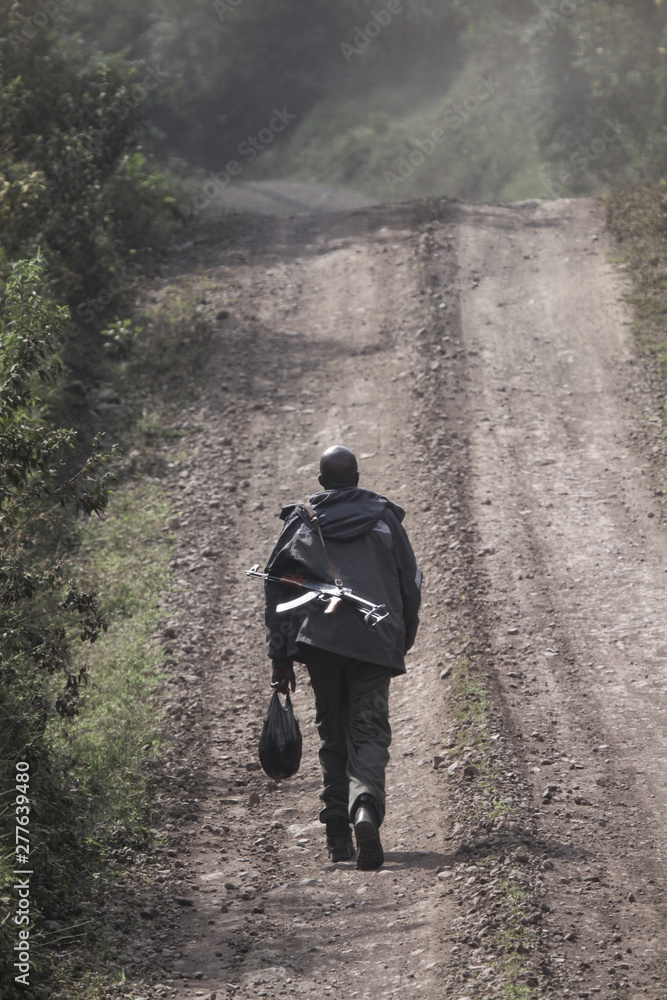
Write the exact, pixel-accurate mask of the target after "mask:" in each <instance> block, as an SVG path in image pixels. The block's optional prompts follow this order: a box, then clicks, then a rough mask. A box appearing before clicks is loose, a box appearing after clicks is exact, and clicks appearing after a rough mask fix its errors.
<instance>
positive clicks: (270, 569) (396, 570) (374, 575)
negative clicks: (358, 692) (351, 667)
mask: <svg viewBox="0 0 667 1000" xmlns="http://www.w3.org/2000/svg"><path fill="white" fill-rule="evenodd" d="M310 504H311V506H312V507H313V509H314V511H315V514H316V515H317V519H318V521H319V524H320V528H321V531H322V535H323V537H324V541H325V545H326V552H325V550H324V548H323V546H322V541H321V539H320V537H319V534H318V532H317V530H316V528H315V527H314V526H313V525H312V524H311V520H310V516H309V514H308V511H307V509H306V507H305V505H304V504H302V503H297V504H290V505H289V506H288V507H285V508H284V509H283V510H282V512H281V515H280V516H281V518H282V519H283V520H284V521H285V525H284V527H283V530H282V532H281V533H280V537H279V538H278V541H277V543H276V546H275V548H274V550H273V552H272V553H271V556H270V558H269V561H268V563H267V565H266V572H267V573H270V574H271V575H273V576H284V575H285V574H295V575H299V576H302V577H305V578H306V579H308V580H312V581H319V582H323V583H331V582H332V578H333V572H332V569H331V565H330V562H331V563H333V566H334V568H335V570H336V572H337V574H338V577H339V579H340V580H342V582H343V585H344V586H345V587H349V588H350V589H352V590H353V591H354V592H355V593H356V594H358V595H359V596H360V597H363V598H365V599H366V600H369V601H372V602H373V603H375V604H384V605H386V608H387V611H388V612H389V614H388V617H387V618H385V619H384V620H383V621H381V622H379V623H378V624H377V625H375V626H374V627H373V628H367V627H366V626H365V625H364V620H363V616H362V615H361V614H360V613H359V611H358V610H356V608H354V607H353V606H352V605H351V604H350V603H348V602H347V601H343V602H342V603H341V604H339V606H338V607H337V608H336V610H335V611H334V613H333V614H325V613H324V611H325V607H324V605H323V604H322V603H321V602H319V601H312V602H311V603H309V604H307V605H303V606H301V607H298V608H293V609H292V610H290V611H285V612H282V613H280V614H279V613H278V612H277V611H276V605H278V604H280V603H282V602H286V601H289V600H291V599H293V598H294V597H295V596H298V593H295V590H294V588H293V587H289V586H288V585H286V584H277V583H270V582H269V583H267V584H266V628H267V644H268V653H269V656H270V657H271V658H272V659H273V660H275V661H278V662H280V661H285V660H292V659H296V660H300V659H302V652H303V649H304V647H307V646H315V647H317V648H318V649H324V650H327V651H329V652H332V653H339V654H341V655H342V656H349V657H351V658H353V659H357V660H363V661H365V662H367V663H377V664H380V665H382V666H386V667H389V668H390V669H391V670H392V671H393V673H396V674H400V673H404V672H405V661H404V655H405V653H406V652H407V651H408V650H409V649H410V647H411V646H412V644H413V643H414V640H415V636H416V634H417V626H418V625H419V617H418V611H419V605H420V601H421V576H422V574H421V570H420V569H419V566H418V565H417V561H416V559H415V556H414V553H413V551H412V547H411V545H410V542H409V540H408V536H407V534H406V532H405V529H404V528H403V526H402V524H401V522H402V520H403V518H404V516H405V511H403V509H402V508H401V507H399V506H397V505H396V504H394V503H392V502H391V500H387V498H386V497H383V496H380V495H379V494H377V493H372V492H371V491H370V490H363V489H359V488H357V487H350V488H348V489H338V490H327V491H326V492H323V493H316V494H315V495H314V496H312V497H311V498H310Z"/></svg>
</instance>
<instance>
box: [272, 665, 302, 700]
mask: <svg viewBox="0 0 667 1000" xmlns="http://www.w3.org/2000/svg"><path fill="white" fill-rule="evenodd" d="M271 687H272V688H273V690H274V691H279V692H280V693H281V694H287V692H288V690H289V689H290V688H291V689H292V691H294V690H295V688H296V677H295V676H294V666H293V665H292V663H290V662H289V660H288V661H283V662H282V663H278V662H277V661H275V660H274V663H273V670H272V672H271Z"/></svg>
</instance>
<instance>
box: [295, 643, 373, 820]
mask: <svg viewBox="0 0 667 1000" xmlns="http://www.w3.org/2000/svg"><path fill="white" fill-rule="evenodd" d="M302 659H303V660H304V662H305V664H306V667H307V669H308V673H309V675H310V680H311V684H312V686H313V691H314V693H315V712H316V720H315V721H316V722H317V731H318V733H319V735H320V740H321V741H322V742H321V746H320V764H321V765H322V778H323V782H324V788H323V790H322V793H321V795H320V798H321V799H322V802H323V803H324V808H323V809H322V811H321V812H320V820H321V821H322V822H323V823H326V821H327V820H328V819H332V818H333V817H335V816H340V817H344V818H345V819H350V820H351V819H354V813H355V811H356V808H357V804H358V801H359V796H360V795H363V794H364V793H366V794H368V795H372V796H373V798H374V799H375V801H376V803H377V806H378V809H379V813H380V815H379V819H380V821H382V820H383V819H384V812H385V770H386V767H387V764H388V763H389V745H390V743H391V727H390V725H389V681H390V679H391V671H390V670H389V668H388V667H380V666H378V665H377V664H375V663H365V662H363V661H361V660H352V659H349V658H348V657H345V656H339V655H338V654H336V653H328V652H326V650H323V649H315V648H314V647H312V646H308V647H302Z"/></svg>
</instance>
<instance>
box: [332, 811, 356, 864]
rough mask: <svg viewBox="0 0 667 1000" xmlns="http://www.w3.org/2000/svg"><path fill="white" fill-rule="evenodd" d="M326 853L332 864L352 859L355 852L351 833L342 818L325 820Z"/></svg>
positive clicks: (348, 825)
mask: <svg viewBox="0 0 667 1000" xmlns="http://www.w3.org/2000/svg"><path fill="white" fill-rule="evenodd" d="M327 852H328V854H329V859H330V860H331V861H332V862H333V864H336V862H338V861H352V860H353V859H354V856H355V854H356V851H355V849H354V843H353V842H352V831H351V830H350V824H349V823H348V821H347V820H346V819H345V818H344V817H343V816H333V817H332V818H331V819H328V820H327Z"/></svg>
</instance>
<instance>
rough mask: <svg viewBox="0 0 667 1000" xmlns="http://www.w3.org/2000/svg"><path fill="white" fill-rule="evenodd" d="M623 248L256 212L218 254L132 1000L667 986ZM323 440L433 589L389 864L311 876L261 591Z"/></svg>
mask: <svg viewBox="0 0 667 1000" xmlns="http://www.w3.org/2000/svg"><path fill="white" fill-rule="evenodd" d="M606 254H607V245H606V242H605V236H604V232H603V216H602V211H601V209H600V208H599V206H597V205H595V204H594V203H592V202H587V201H577V202H575V201H562V202H553V203H531V204H525V205H515V206H502V207H487V206H479V207H466V206H461V205H457V204H453V203H448V202H444V201H443V202H438V203H435V202H434V203H430V204H425V205H412V206H393V207H392V206H385V207H377V208H371V209H363V210H357V211H352V212H347V213H341V214H334V215H331V216H328V217H324V216H319V217H316V216H308V217H301V218H296V217H292V218H283V217H278V218H271V219H269V218H264V219H256V220H255V221H254V222H253V223H252V224H249V226H248V228H247V229H246V231H245V234H244V236H243V237H242V238H241V240H240V241H237V242H236V244H235V245H234V246H233V247H231V248H229V249H227V250H226V251H224V252H221V254H220V262H219V265H216V270H215V273H214V278H215V284H216V290H215V292H214V293H212V294H209V295H208V296H207V301H206V303H205V309H206V310H207V311H209V312H210V313H211V314H212V315H213V316H215V317H218V320H217V321H218V323H219V335H218V342H217V347H216V352H215V356H214V357H212V359H211V370H210V382H209V386H208V389H207V391H206V393H205V396H204V397H203V399H202V402H201V407H193V408H191V412H190V413H189V414H188V415H187V417H186V419H185V420H184V425H186V426H187V427H188V428H189V430H190V434H189V436H188V438H187V441H188V442H189V452H188V454H187V455H186V456H183V455H180V456H178V455H175V457H174V462H175V469H174V475H175V476H176V477H177V480H178V489H177V491H176V492H177V502H178V505H179V507H180V510H181V512H182V513H181V515H180V516H179V518H178V532H179V544H178V553H177V557H176V560H175V562H176V569H177V578H178V591H177V592H176V593H174V594H173V595H172V596H171V598H170V602H171V607H170V613H169V616H168V620H167V621H166V624H165V643H166V645H167V647H168V655H169V660H168V670H169V677H168V684H167V685H166V687H167V689H168V691H169V698H170V706H171V707H170V713H171V717H172V722H173V737H174V753H173V756H172V758H171V760H170V761H169V763H168V765H167V768H166V771H165V778H164V781H163V784H164V795H165V796H166V797H167V798H168V799H169V800H170V801H171V802H172V805H171V813H172V820H171V822H170V823H169V824H167V834H168V836H169V838H170V844H169V852H168V853H166V854H165V858H164V865H163V868H162V870H161V872H159V873H158V880H157V881H156V882H155V883H154V885H153V887H152V888H151V889H150V891H149V892H148V895H147V900H146V903H145V909H144V914H145V917H144V922H143V924H142V928H143V929H142V931H141V932H140V933H138V934H137V936H136V940H135V941H134V949H135V950H134V953H133V954H130V953H128V955H126V956H121V957H120V958H121V960H122V961H123V964H124V965H125V967H126V968H129V969H130V970H132V969H134V970H135V981H136V982H138V983H139V986H140V988H141V990H142V991H143V992H141V994H136V995H142V996H172V997H176V998H178V1000H185V998H188V997H194V996H202V997H210V996H211V995H212V994H213V993H217V996H218V998H219V997H222V996H226V995H235V996H237V997H244V998H245V997H255V996H260V997H279V996H296V997H306V996H308V997H318V998H320V997H325V996H330V995H331V996H337V997H346V998H347V997H360V998H370V1000H378V998H381V997H407V996H414V995H416V994H417V993H419V994H420V995H424V996H428V997H433V998H440V997H442V998H450V997H451V998H454V1000H457V998H464V997H470V998H472V997H475V998H499V997H510V998H511V997H517V998H518V997H537V996H540V995H543V994H544V995H551V996H554V997H566V996H581V997H587V996H592V997H602V998H607V997H618V996H622V997H631V998H632V997H639V996H642V997H644V996H649V997H651V998H658V997H659V998H661V1000H662V998H663V997H664V996H666V995H667V990H666V989H665V988H664V986H663V984H664V982H665V972H666V970H667V962H666V961H665V959H666V956H665V937H664V931H663V928H664V926H665V903H664V874H663V865H662V859H663V852H664V851H665V848H666V839H667V834H666V828H665V822H664V819H663V817H664V814H665V806H666V804H667V803H666V801H665V799H666V793H665V782H664V781H663V780H662V772H663V763H664V756H665V746H664V743H665V739H664V735H663V730H662V725H661V723H662V721H663V720H662V714H663V711H664V708H665V705H666V704H667V698H666V696H667V685H666V683H665V681H666V677H665V667H664V664H665V656H666V655H667V639H665V637H664V634H663V631H664V630H663V617H664V613H663V607H664V596H665V584H666V582H667V577H666V576H665V567H666V566H667V561H666V560H665V555H666V548H667V535H666V533H665V524H664V508H663V501H662V495H661V487H660V484H659V480H658V478H657V477H658V476H659V474H660V469H659V467H658V460H659V457H660V456H659V455H657V456H654V457H652V458H649V457H646V448H645V447H644V445H645V442H646V440H647V432H646V419H645V417H646V413H648V412H649V411H650V405H651V403H650V398H649V396H648V394H647V391H646V390H645V388H644V385H645V380H644V375H643V369H642V365H641V363H639V362H638V361H637V360H635V359H634V356H633V348H632V342H631V339H630V335H629V332H628V326H627V321H628V316H627V315H626V313H625V310H624V307H623V306H622V304H621V300H622V294H623V290H624V289H623V283H622V279H621V278H620V277H619V276H618V275H617V274H615V273H614V271H613V269H612V267H611V266H610V265H609V264H608V263H607V257H606ZM172 280H173V279H172ZM335 442H341V443H344V444H346V445H347V446H349V447H351V448H353V449H354V450H355V451H356V453H357V455H358V457H359V459H360V465H361V471H362V485H365V486H368V487H370V488H373V489H376V490H378V491H379V492H382V493H386V494H387V495H389V496H390V497H392V498H393V499H395V500H396V501H397V502H398V503H401V504H402V505H404V506H405V507H406V509H407V511H408V516H407V519H406V527H407V529H408V532H409V534H410V537H411V539H412V541H413V545H414V547H415V550H416V553H417V556H418V558H419V561H420V563H421V565H422V568H423V569H424V575H425V585H424V606H423V614H422V626H421V630H420V634H419V637H418V643H417V646H416V647H415V649H414V651H413V653H412V654H411V656H410V663H409V673H408V676H407V677H406V678H402V679H399V680H397V681H396V682H395V683H393V684H392V696H391V714H392V725H393V730H394V743H393V747H392V762H391V765H390V769H389V776H388V782H389V800H388V819H387V823H386V827H385V828H384V836H383V840H384V843H385V849H386V854H387V862H386V865H385V867H384V868H383V869H382V870H381V871H380V872H377V873H363V872H357V871H355V870H354V868H353V867H351V866H349V865H337V866H335V867H334V866H331V865H330V864H328V862H327V859H326V852H325V849H324V837H323V831H322V827H321V826H320V824H319V823H318V822H317V813H318V798H317V796H318V789H319V770H318V765H317V758H316V752H317V740H316V734H315V731H314V725H313V710H312V694H311V692H310V689H309V687H308V686H307V681H306V676H305V673H304V672H303V671H302V672H301V673H300V674H299V685H298V689H297V693H296V696H295V698H294V701H295V707H296V710H297V712H298V713H299V714H300V716H301V722H302V728H303V731H304V758H303V765H302V769H301V772H300V773H299V774H298V775H297V776H296V777H295V778H294V779H292V780H290V781H288V782H284V783H283V784H281V785H280V786H276V785H275V784H274V783H272V782H270V781H268V779H267V778H266V777H265V776H264V775H263V774H262V773H261V772H260V771H258V770H257V761H256V741H257V738H258V734H259V729H260V726H261V719H262V716H263V713H264V711H265V710H266V706H267V704H268V699H269V688H268V672H267V671H268V661H267V660H266V657H265V652H264V645H263V630H262V599H263V595H262V592H261V588H260V587H259V586H258V585H257V584H255V583H253V582H251V581H248V580H246V578H245V577H244V570H245V569H246V568H247V567H249V566H250V565H252V564H253V563H255V562H260V563H262V562H263V561H264V560H265V559H266V557H267V555H268V553H269V551H270V549H271V547H272V544H273V541H274V539H275V537H276V535H277V532H278V530H279V525H280V522H279V521H278V519H277V513H278V512H279V509H280V507H281V505H282V504H283V503H286V502H289V501H292V500H295V499H300V498H303V497H304V496H305V495H306V494H308V493H309V492H312V491H314V490H315V489H316V479H315V476H316V471H317V460H318V458H319V455H320V453H321V451H322V450H323V449H324V448H325V447H326V446H328V445H330V444H332V443H335ZM640 445H641V447H640ZM656 447H658V446H657V445H656ZM658 491H660V492H658ZM434 763H435V765H437V766H434ZM137 977H142V978H137ZM136 988H138V987H136ZM133 995H135V994H133Z"/></svg>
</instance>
